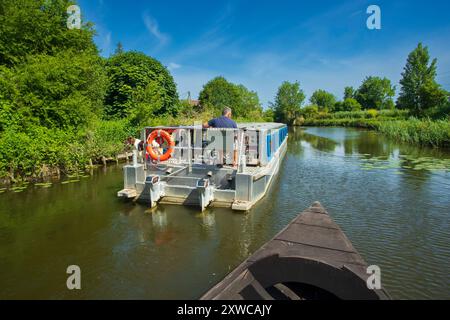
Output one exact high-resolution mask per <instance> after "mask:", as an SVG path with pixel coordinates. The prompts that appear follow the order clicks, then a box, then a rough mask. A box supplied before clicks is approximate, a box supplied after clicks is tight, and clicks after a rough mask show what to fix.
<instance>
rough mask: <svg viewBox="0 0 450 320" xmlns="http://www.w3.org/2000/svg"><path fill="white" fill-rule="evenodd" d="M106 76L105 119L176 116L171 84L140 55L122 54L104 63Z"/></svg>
mask: <svg viewBox="0 0 450 320" xmlns="http://www.w3.org/2000/svg"><path fill="white" fill-rule="evenodd" d="M106 72H107V75H108V79H109V84H108V89H107V93H106V98H105V104H106V106H105V109H106V112H105V113H106V116H107V117H110V118H124V117H127V116H136V115H142V114H145V115H146V117H150V116H153V115H155V116H160V115H165V114H170V115H176V114H177V110H178V109H177V104H178V94H177V90H176V85H175V82H174V80H173V78H172V76H171V74H170V73H169V71H168V70H167V68H165V67H164V66H163V65H162V64H161V63H160V62H159V61H157V60H155V59H153V58H151V57H149V56H146V55H145V54H143V53H140V52H125V53H121V54H117V55H113V56H112V57H111V58H109V59H108V61H107V63H106Z"/></svg>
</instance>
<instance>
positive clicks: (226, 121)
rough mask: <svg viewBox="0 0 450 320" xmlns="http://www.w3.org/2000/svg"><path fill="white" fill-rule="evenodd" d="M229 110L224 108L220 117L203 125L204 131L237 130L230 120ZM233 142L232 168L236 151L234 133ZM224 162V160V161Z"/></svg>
mask: <svg viewBox="0 0 450 320" xmlns="http://www.w3.org/2000/svg"><path fill="white" fill-rule="evenodd" d="M231 114H232V111H231V108H229V107H225V108H224V109H223V112H222V116H221V117H219V118H215V119H211V120H209V121H208V122H205V123H204V124H203V128H204V129H208V128H220V129H237V128H238V126H237V124H236V122H234V121H233V120H231ZM234 134H235V136H234V141H233V167H235V166H236V164H237V157H238V150H237V135H236V132H235V133H234ZM223 156H224V155H223V150H221V157H222V158H223ZM224 161H225V162H226V159H224Z"/></svg>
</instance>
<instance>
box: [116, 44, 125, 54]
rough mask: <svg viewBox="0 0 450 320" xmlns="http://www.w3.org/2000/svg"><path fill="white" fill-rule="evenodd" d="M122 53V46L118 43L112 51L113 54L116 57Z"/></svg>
mask: <svg viewBox="0 0 450 320" xmlns="http://www.w3.org/2000/svg"><path fill="white" fill-rule="evenodd" d="M122 53H124V50H123V45H122V42H119V43H118V44H117V46H116V50H115V51H114V54H116V55H117V54H122Z"/></svg>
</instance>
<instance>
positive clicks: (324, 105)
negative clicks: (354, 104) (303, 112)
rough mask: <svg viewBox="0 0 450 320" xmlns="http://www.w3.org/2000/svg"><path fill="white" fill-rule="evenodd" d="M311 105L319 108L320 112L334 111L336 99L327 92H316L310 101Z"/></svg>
mask: <svg viewBox="0 0 450 320" xmlns="http://www.w3.org/2000/svg"><path fill="white" fill-rule="evenodd" d="M309 101H310V102H311V104H313V105H317V106H319V110H321V111H323V110H326V111H333V109H334V105H335V103H336V97H335V96H334V95H333V94H332V93H329V92H327V91H325V90H316V91H314V93H313V94H312V96H311V98H310V99H309Z"/></svg>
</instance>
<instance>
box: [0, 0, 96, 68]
mask: <svg viewBox="0 0 450 320" xmlns="http://www.w3.org/2000/svg"><path fill="white" fill-rule="evenodd" d="M74 3H75V1H69V0H2V1H0V65H7V66H12V65H16V64H19V63H21V62H24V61H25V59H26V57H27V56H28V55H34V54H47V55H56V54H58V53H59V52H60V51H61V50H71V51H72V52H75V53H80V54H81V53H86V52H87V51H89V52H92V53H95V54H96V53H97V47H96V46H95V44H94V42H93V40H92V37H93V35H94V30H93V28H92V24H91V23H85V24H83V25H82V28H81V29H80V30H77V29H73V30H69V29H68V28H67V18H68V15H67V8H68V7H69V6H70V5H71V4H74Z"/></svg>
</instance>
